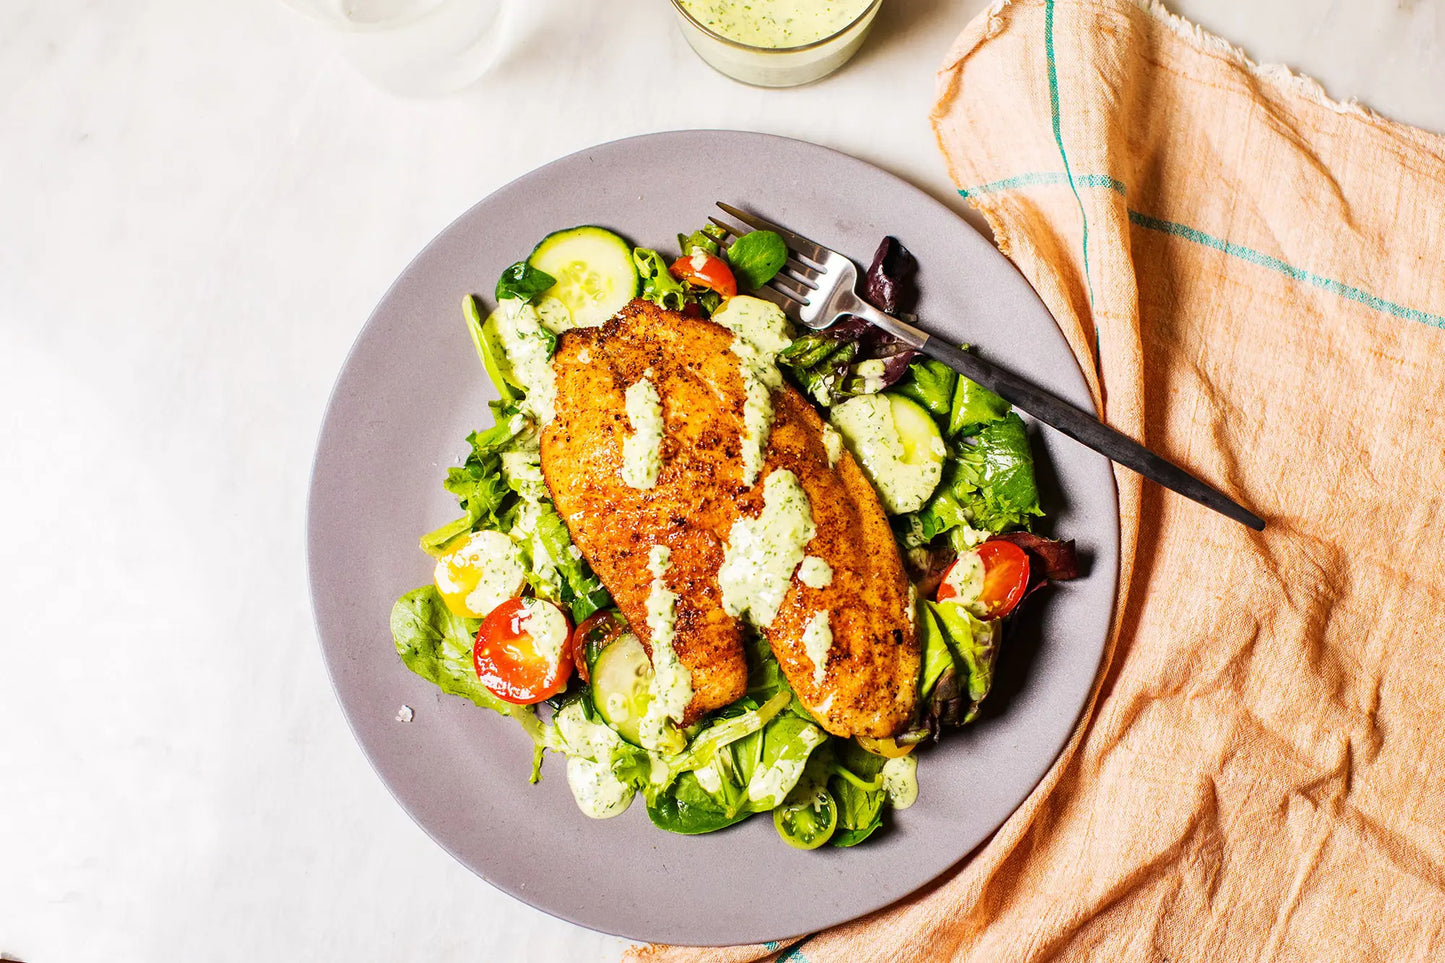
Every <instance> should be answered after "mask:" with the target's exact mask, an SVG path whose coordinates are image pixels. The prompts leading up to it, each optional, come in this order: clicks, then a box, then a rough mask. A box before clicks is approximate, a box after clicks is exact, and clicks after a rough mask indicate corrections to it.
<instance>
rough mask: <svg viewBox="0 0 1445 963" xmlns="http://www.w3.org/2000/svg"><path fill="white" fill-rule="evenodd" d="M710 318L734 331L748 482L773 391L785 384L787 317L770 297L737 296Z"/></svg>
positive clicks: (756, 469) (763, 445) (754, 474)
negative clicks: (782, 355)
mask: <svg viewBox="0 0 1445 963" xmlns="http://www.w3.org/2000/svg"><path fill="white" fill-rule="evenodd" d="M712 320H713V321H714V322H715V323H717V324H720V325H722V326H723V327H725V328H727V329H728V330H730V331H731V332H733V335H734V337H733V343H732V352H733V354H735V355H737V358H738V373H739V374H740V375H741V376H742V379H743V398H744V400H743V439H742V441H743V444H742V458H743V484H744V485H748V486H751V485H753V484H755V483H756V482H757V480H758V475H759V473H761V472H762V470H763V453H764V452H765V451H766V450H767V447H768V436H769V435H770V434H771V433H772V429H773V392H774V391H776V390H778V389H779V388H781V387H782V386H783V376H782V374H781V373H780V372H779V371H778V365H777V357H778V352H779V351H782V350H783V349H784V348H786V347H787V346H788V345H789V344H791V343H792V339H791V338H790V337H789V334H788V318H787V316H786V315H785V314H783V311H782V309H781V308H779V307H778V306H777V305H776V304H773V303H772V302H771V301H764V300H763V299H762V298H754V297H750V296H748V295H746V294H740V295H738V296H737V297H734V298H729V299H728V300H727V301H726V302H725V303H724V304H723V306H722V307H721V308H719V309H718V310H717V311H716V312H715V313H714V314H713V316H712Z"/></svg>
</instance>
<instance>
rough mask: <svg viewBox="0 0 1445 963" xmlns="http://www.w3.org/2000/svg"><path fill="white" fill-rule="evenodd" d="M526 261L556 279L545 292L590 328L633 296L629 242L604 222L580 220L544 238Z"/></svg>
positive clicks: (634, 273) (634, 286) (634, 284)
mask: <svg viewBox="0 0 1445 963" xmlns="http://www.w3.org/2000/svg"><path fill="white" fill-rule="evenodd" d="M527 263H528V264H531V265H532V266H533V267H534V268H537V269H538V270H540V271H546V272H547V273H548V274H550V275H552V277H554V278H556V279H557V283H556V284H554V285H553V286H552V287H550V288H548V289H547V291H546V292H545V294H546V295H550V296H552V297H554V298H556V299H557V300H559V301H561V302H562V304H564V305H565V306H566V308H567V310H568V311H569V312H570V313H571V315H572V323H573V324H574V325H575V326H577V327H579V328H593V327H596V326H597V325H599V324H601V323H602V322H604V321H606V320H607V319H608V318H610V317H612V316H613V315H614V314H616V313H617V312H618V311H621V310H622V309H623V308H624V307H625V306H626V305H627V302H628V301H631V300H632V299H633V298H635V297H637V290H638V281H637V266H636V265H635V264H634V263H633V262H632V245H630V244H628V243H627V242H626V241H624V240H623V239H622V238H620V237H618V236H617V235H616V234H613V233H612V232H611V231H609V230H607V229H606V228H602V227H593V226H591V225H583V226H582V227H573V228H569V229H567V230H565V231H553V232H552V233H551V234H548V235H547V236H546V237H544V238H542V240H541V243H539V244H538V245H537V246H536V247H535V248H534V249H533V250H532V254H531V256H530V257H528V258H527Z"/></svg>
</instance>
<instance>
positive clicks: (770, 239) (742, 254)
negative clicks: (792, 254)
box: [727, 231, 788, 291]
mask: <svg viewBox="0 0 1445 963" xmlns="http://www.w3.org/2000/svg"><path fill="white" fill-rule="evenodd" d="M727 262H728V265H729V266H730V267H731V268H732V269H733V275H734V276H735V277H736V278H737V282H738V286H739V287H741V288H745V289H747V290H750V291H751V290H755V289H757V288H760V287H762V286H763V285H764V284H767V283H768V282H769V281H770V280H772V278H773V275H775V274H777V273H778V272H779V271H781V270H782V269H783V265H784V264H786V263H788V246H787V245H786V244H784V243H783V239H782V238H781V237H779V236H778V235H777V234H774V233H773V232H772V231H753V232H751V233H749V234H744V235H743V236H742V237H740V238H738V239H737V240H736V241H734V242H733V243H732V244H731V245H730V246H729V247H728V249H727Z"/></svg>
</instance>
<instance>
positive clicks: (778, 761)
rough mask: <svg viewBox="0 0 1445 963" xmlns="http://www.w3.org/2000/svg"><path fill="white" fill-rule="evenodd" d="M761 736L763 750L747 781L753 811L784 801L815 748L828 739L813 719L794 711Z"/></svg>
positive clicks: (764, 729) (769, 727)
mask: <svg viewBox="0 0 1445 963" xmlns="http://www.w3.org/2000/svg"><path fill="white" fill-rule="evenodd" d="M760 735H761V743H762V744H761V753H760V755H759V758H758V759H757V760H756V762H755V764H754V765H753V766H752V768H751V771H750V772H749V774H748V781H747V795H748V800H749V805H750V808H751V809H752V811H753V812H764V811H766V810H769V809H772V808H774V807H775V806H777V805H778V804H780V803H781V802H782V801H783V798H784V797H785V796H787V795H788V793H789V792H791V791H792V789H793V787H794V786H795V785H797V783H798V779H799V778H800V777H801V776H802V774H803V767H804V766H805V765H807V762H808V757H809V756H810V755H811V754H812V752H813V750H814V749H816V748H818V746H820V745H822V744H823V743H824V742H825V741H827V738H828V737H827V735H825V734H824V732H823V730H822V729H819V728H818V727H817V726H815V725H813V723H812V722H809V721H806V720H803V719H800V718H798V717H797V716H795V715H791V714H784V715H780V716H778V717H777V718H776V719H774V720H773V721H772V722H770V723H768V724H767V726H765V727H764V728H763V730H762V732H761V733H760Z"/></svg>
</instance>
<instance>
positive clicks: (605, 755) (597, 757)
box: [547, 702, 633, 819]
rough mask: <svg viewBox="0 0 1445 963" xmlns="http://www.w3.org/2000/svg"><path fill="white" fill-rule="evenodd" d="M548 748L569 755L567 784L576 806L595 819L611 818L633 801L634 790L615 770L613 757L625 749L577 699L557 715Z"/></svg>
mask: <svg viewBox="0 0 1445 963" xmlns="http://www.w3.org/2000/svg"><path fill="white" fill-rule="evenodd" d="M547 735H548V737H547V748H549V749H555V750H557V751H559V752H563V753H566V755H567V786H568V788H570V789H571V790H572V798H573V799H574V800H576V801H577V808H578V809H580V810H582V812H583V813H584V814H586V815H587V816H590V817H591V818H593V819H609V818H611V817H613V816H616V815H619V814H620V813H622V812H625V811H626V809H627V807H628V806H630V805H631V804H632V797H633V789H632V787H631V786H629V785H628V784H627V783H625V782H623V781H622V780H621V779H618V778H617V776H616V775H615V774H614V773H613V771H612V757H613V755H614V754H615V753H616V752H617V750H618V749H622V748H624V746H623V742H622V739H621V737H619V736H618V735H617V733H615V732H613V731H612V730H611V729H610V728H609V727H607V726H605V725H602V724H601V723H597V722H592V721H591V720H589V719H588V718H587V717H586V715H584V714H583V712H582V704H581V703H580V702H574V703H572V704H571V705H569V706H567V707H566V708H565V709H563V710H562V711H561V712H558V713H557V715H556V716H555V717H554V719H553V722H552V726H551V727H550V728H549V730H548V734H547Z"/></svg>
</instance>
